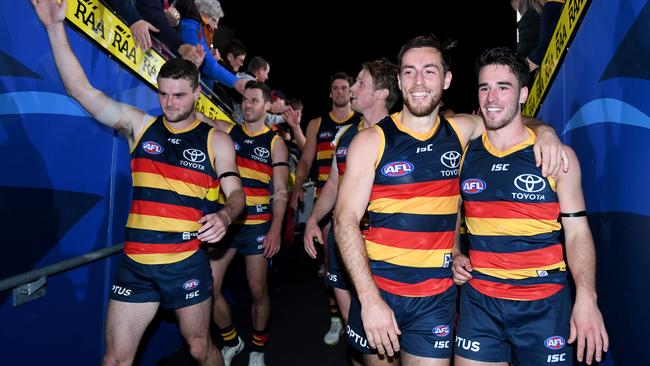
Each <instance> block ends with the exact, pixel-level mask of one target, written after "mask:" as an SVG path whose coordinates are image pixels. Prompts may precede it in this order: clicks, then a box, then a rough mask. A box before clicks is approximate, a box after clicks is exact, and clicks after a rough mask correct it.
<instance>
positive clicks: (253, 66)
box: [248, 56, 269, 74]
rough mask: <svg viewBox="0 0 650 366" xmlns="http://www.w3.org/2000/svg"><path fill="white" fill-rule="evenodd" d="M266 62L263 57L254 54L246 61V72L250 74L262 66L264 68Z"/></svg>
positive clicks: (266, 64)
mask: <svg viewBox="0 0 650 366" xmlns="http://www.w3.org/2000/svg"><path fill="white" fill-rule="evenodd" d="M268 64H269V63H268V61H266V60H265V59H263V58H261V57H260V56H255V57H253V58H252V59H251V60H250V61H248V72H250V73H251V74H252V73H254V72H256V71H258V70H261V69H262V68H266V67H267V66H268Z"/></svg>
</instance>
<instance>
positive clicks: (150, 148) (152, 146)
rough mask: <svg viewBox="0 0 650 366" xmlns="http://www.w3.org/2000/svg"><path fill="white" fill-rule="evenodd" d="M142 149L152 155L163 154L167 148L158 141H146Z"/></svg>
mask: <svg viewBox="0 0 650 366" xmlns="http://www.w3.org/2000/svg"><path fill="white" fill-rule="evenodd" d="M142 150H144V151H145V152H146V153H148V154H151V155H158V154H162V152H163V151H165V149H164V148H163V147H162V145H160V144H159V143H157V142H153V141H145V142H143V143H142Z"/></svg>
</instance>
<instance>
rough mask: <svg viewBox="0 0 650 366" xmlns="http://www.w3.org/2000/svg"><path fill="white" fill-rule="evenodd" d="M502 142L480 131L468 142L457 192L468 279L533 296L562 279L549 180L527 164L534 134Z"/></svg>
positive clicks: (495, 293)
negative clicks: (502, 146)
mask: <svg viewBox="0 0 650 366" xmlns="http://www.w3.org/2000/svg"><path fill="white" fill-rule="evenodd" d="M528 133H529V138H528V139H526V140H525V141H523V142H522V143H520V144H517V145H516V146H513V147H512V148H510V149H508V150H506V151H498V150H497V149H495V148H494V147H493V146H492V145H491V144H490V141H489V140H488V138H487V134H485V133H484V134H483V137H482V138H481V139H476V140H474V141H472V142H471V143H470V144H469V147H468V149H467V152H466V153H465V157H464V160H463V164H462V170H461V177H460V179H461V190H462V192H461V194H462V198H463V205H464V209H465V222H466V224H467V230H468V232H469V243H470V251H469V257H470V260H471V263H472V267H473V269H474V271H473V272H472V276H473V279H472V280H470V281H469V284H470V285H471V286H472V287H474V288H475V289H476V290H477V291H479V292H481V293H482V294H484V295H486V296H491V297H495V298H502V299H511V300H538V299H543V298H546V297H548V296H551V295H553V294H554V293H556V292H557V291H559V290H561V289H562V288H563V286H564V285H565V273H566V272H565V271H566V265H565V263H564V256H563V250H562V244H560V241H559V234H560V229H561V225H560V223H559V222H558V221H557V219H558V217H559V213H560V204H559V201H558V198H557V194H556V193H555V182H554V181H553V180H552V179H550V178H544V177H543V176H542V173H541V170H540V168H537V167H536V166H535V156H534V153H533V144H534V143H535V134H534V133H533V131H531V130H530V129H528Z"/></svg>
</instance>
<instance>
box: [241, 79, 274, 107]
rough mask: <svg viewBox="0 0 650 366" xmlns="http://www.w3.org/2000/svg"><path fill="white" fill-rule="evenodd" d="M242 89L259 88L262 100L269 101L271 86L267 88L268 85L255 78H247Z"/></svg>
mask: <svg viewBox="0 0 650 366" xmlns="http://www.w3.org/2000/svg"><path fill="white" fill-rule="evenodd" d="M244 89H259V90H261V91H262V98H263V99H264V102H270V101H271V88H269V86H268V85H266V84H264V83H260V82H259V81H257V80H249V81H248V82H247V83H246V85H245V86H244Z"/></svg>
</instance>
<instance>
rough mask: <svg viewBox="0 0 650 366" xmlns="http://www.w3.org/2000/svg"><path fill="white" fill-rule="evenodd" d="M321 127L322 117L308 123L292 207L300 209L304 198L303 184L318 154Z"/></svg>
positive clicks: (292, 197) (297, 169) (292, 196)
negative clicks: (318, 136) (318, 137)
mask: <svg viewBox="0 0 650 366" xmlns="http://www.w3.org/2000/svg"><path fill="white" fill-rule="evenodd" d="M319 127H320V118H314V119H312V120H311V121H309V124H308V125H307V135H306V138H307V139H306V141H305V145H304V147H303V149H302V154H301V155H300V161H298V167H297V168H296V184H295V185H294V187H293V192H292V193H291V207H293V208H294V209H296V210H297V209H298V205H299V204H300V202H301V201H302V200H303V197H304V195H305V190H304V188H302V185H303V184H304V183H305V180H306V179H307V176H308V175H309V170H310V169H311V165H312V164H313V162H314V157H315V156H316V144H317V136H316V134H317V133H318V128H319Z"/></svg>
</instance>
